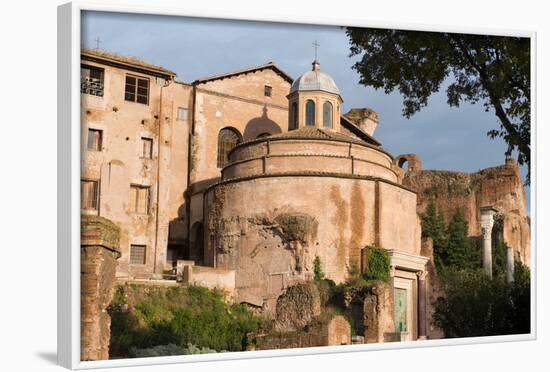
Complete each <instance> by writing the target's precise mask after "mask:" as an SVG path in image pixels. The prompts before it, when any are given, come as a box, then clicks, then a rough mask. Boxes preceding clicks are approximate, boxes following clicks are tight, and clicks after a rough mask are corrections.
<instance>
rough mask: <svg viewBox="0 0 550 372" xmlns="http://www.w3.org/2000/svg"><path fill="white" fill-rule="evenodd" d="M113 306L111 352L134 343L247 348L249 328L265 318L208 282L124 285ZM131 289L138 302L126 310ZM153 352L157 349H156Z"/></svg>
mask: <svg viewBox="0 0 550 372" xmlns="http://www.w3.org/2000/svg"><path fill="white" fill-rule="evenodd" d="M117 292H118V293H119V295H117V296H116V297H115V301H116V302H114V303H113V305H112V306H111V309H110V313H111V346H110V348H111V350H110V351H111V353H110V354H111V356H128V355H129V354H130V350H131V348H134V349H135V350H138V349H149V348H153V347H155V346H159V345H169V344H173V345H175V346H177V347H179V348H182V349H183V348H185V347H186V346H187V345H188V344H193V345H196V346H197V347H199V348H209V349H212V350H217V351H222V350H230V351H241V350H245V349H246V343H247V338H246V335H247V333H249V332H253V331H255V330H257V329H258V327H259V325H260V323H261V319H260V318H259V317H257V316H254V315H252V314H251V313H249V311H248V310H247V308H246V306H245V305H241V304H232V305H231V304H228V303H226V302H225V300H224V298H223V293H222V292H219V291H216V290H214V291H211V290H208V289H207V288H203V287H198V286H191V287H183V286H181V287H179V286H178V287H170V288H159V289H155V290H148V291H147V292H143V291H142V288H137V289H135V288H131V287H130V286H124V287H119V288H117ZM121 292H128V295H131V296H132V297H133V298H134V300H135V304H134V306H133V308H132V309H131V310H129V311H127V310H125V303H124V299H125V297H126V296H125V295H121ZM151 352H154V351H151Z"/></svg>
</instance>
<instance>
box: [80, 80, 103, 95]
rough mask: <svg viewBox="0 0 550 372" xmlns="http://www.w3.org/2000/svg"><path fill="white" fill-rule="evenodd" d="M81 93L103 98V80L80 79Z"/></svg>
mask: <svg viewBox="0 0 550 372" xmlns="http://www.w3.org/2000/svg"><path fill="white" fill-rule="evenodd" d="M80 93H85V94H91V95H92V96H99V97H103V81H102V79H97V78H91V77H88V76H82V77H81V78H80Z"/></svg>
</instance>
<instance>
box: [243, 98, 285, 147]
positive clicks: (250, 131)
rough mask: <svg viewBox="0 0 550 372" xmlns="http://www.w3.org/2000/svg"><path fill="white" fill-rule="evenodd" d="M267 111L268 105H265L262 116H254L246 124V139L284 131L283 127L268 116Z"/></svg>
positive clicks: (244, 136) (244, 137)
mask: <svg viewBox="0 0 550 372" xmlns="http://www.w3.org/2000/svg"><path fill="white" fill-rule="evenodd" d="M267 111H268V109H267V106H264V107H263V108H262V112H263V113H262V116H260V117H257V118H254V119H252V120H250V121H249V122H248V123H247V124H246V127H245V129H244V135H243V139H244V140H245V141H248V140H252V139H255V138H257V137H258V136H259V135H262V134H270V135H271V134H278V133H282V130H281V127H279V125H278V124H277V123H276V122H274V121H273V120H271V119H270V118H269V117H268V114H267Z"/></svg>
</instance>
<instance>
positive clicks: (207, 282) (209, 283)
mask: <svg viewBox="0 0 550 372" xmlns="http://www.w3.org/2000/svg"><path fill="white" fill-rule="evenodd" d="M183 283H184V284H187V285H198V286H201V287H206V288H209V289H214V288H218V289H221V290H223V291H225V292H226V293H227V294H228V295H229V297H230V298H232V297H233V296H234V294H235V270H227V269H221V268H215V267H208V266H196V265H186V266H185V267H184V270H183Z"/></svg>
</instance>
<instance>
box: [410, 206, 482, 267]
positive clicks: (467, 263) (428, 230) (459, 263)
mask: <svg viewBox="0 0 550 372" xmlns="http://www.w3.org/2000/svg"><path fill="white" fill-rule="evenodd" d="M420 220H421V222H422V237H423V238H426V237H430V238H432V240H433V247H434V263H435V267H436V270H437V272H443V271H444V270H446V269H451V270H462V269H467V270H475V269H478V268H479V267H480V266H481V258H482V257H481V249H480V247H479V246H478V245H477V244H476V243H475V242H474V241H472V239H471V238H470V237H469V236H468V221H466V219H465V218H464V214H463V212H462V210H457V211H455V213H454V214H453V217H452V218H451V221H450V222H449V225H448V226H447V228H445V220H444V219H443V215H442V214H441V212H440V211H439V209H438V208H437V206H436V205H435V202H434V201H433V200H430V201H429V202H428V206H427V207H426V211H425V212H424V213H422V214H421V215H420Z"/></svg>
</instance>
